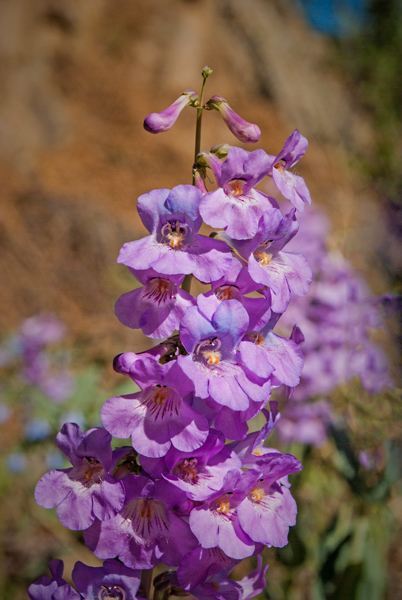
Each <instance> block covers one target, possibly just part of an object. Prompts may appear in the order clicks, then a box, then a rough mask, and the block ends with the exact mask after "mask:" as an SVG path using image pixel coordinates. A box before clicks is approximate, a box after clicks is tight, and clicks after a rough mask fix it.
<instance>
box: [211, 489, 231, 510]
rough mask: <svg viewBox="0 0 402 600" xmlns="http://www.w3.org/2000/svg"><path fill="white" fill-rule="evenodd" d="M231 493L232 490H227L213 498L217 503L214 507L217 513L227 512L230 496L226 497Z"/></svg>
mask: <svg viewBox="0 0 402 600" xmlns="http://www.w3.org/2000/svg"><path fill="white" fill-rule="evenodd" d="M232 493H233V492H227V493H226V494H224V495H223V496H221V497H220V498H218V499H217V500H215V502H216V503H217V505H218V506H217V508H216V510H217V512H218V513H221V514H223V515H227V514H228V512H229V511H230V498H228V496H229V495H232Z"/></svg>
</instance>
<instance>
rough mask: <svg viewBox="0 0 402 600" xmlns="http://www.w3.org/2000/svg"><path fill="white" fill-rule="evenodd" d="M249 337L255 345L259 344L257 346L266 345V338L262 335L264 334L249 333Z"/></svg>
mask: <svg viewBox="0 0 402 600" xmlns="http://www.w3.org/2000/svg"><path fill="white" fill-rule="evenodd" d="M247 337H248V338H249V340H252V341H254V344H257V346H263V345H264V342H265V337H264V336H263V335H262V333H248V334H247Z"/></svg>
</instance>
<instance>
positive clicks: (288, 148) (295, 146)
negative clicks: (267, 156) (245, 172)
mask: <svg viewBox="0 0 402 600" xmlns="http://www.w3.org/2000/svg"><path fill="white" fill-rule="evenodd" d="M307 146H308V141H307V140H306V138H305V137H304V136H302V134H301V133H300V131H299V130H298V129H295V131H294V132H293V133H292V134H291V135H290V136H289V137H288V139H287V140H286V142H285V145H284V146H283V148H282V150H281V151H280V152H279V154H278V156H276V157H273V156H272V157H271V158H273V163H272V168H271V170H270V172H269V175H270V176H271V177H272V179H273V180H274V182H275V185H276V187H277V188H278V190H279V191H280V192H281V194H282V195H283V196H284V197H285V198H287V199H288V200H290V202H291V203H292V204H293V206H294V207H295V208H296V210H298V211H299V212H303V211H304V205H305V204H311V196H310V192H309V190H308V188H307V186H306V184H305V181H304V179H303V178H302V177H300V176H299V175H295V174H294V173H291V172H290V171H288V169H290V168H291V167H293V166H294V165H295V164H296V163H297V162H298V161H299V160H300V159H301V157H302V156H304V155H305V153H306V150H307Z"/></svg>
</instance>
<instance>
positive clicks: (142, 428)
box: [29, 67, 312, 600]
mask: <svg viewBox="0 0 402 600" xmlns="http://www.w3.org/2000/svg"><path fill="white" fill-rule="evenodd" d="M211 73H212V71H211V69H209V68H208V67H205V68H204V69H203V71H202V75H203V79H204V81H203V86H202V91H201V94H200V98H199V100H198V96H197V94H196V93H195V92H194V90H187V91H186V92H184V93H183V94H182V95H181V96H180V98H179V99H178V100H177V101H176V102H175V103H173V105H172V106H170V107H169V108H167V109H166V110H164V111H162V112H161V113H152V114H151V115H148V117H147V118H146V119H145V123H144V126H145V128H146V129H147V130H148V131H150V132H151V133H158V132H161V131H166V130H168V129H170V127H172V126H173V124H174V123H175V121H176V119H177V117H178V115H179V114H180V112H181V110H182V109H184V108H185V107H186V106H190V107H194V108H196V110H197V131H196V148H195V160H194V166H193V185H192V186H191V185H177V186H176V187H174V188H173V189H172V190H169V189H158V190H151V191H150V192H148V193H146V194H144V195H142V196H141V197H140V198H139V199H138V212H139V215H140V217H141V220H142V222H143V224H144V225H145V227H146V228H147V230H148V231H149V235H148V236H146V237H144V238H143V239H140V240H135V241H131V242H128V243H126V244H124V246H123V247H122V249H121V251H120V254H119V258H118V262H119V263H121V264H124V265H126V266H127V267H128V268H129V270H130V272H131V274H132V275H134V277H136V278H137V280H138V281H139V283H140V284H141V287H139V288H137V289H135V290H133V291H128V292H127V293H125V294H123V295H122V296H121V297H120V298H119V299H118V300H117V302H116V308H115V311H116V316H117V318H118V319H119V320H120V321H121V323H122V324H123V325H125V326H127V327H130V328H132V329H141V330H142V331H143V333H144V334H146V335H147V336H148V337H150V338H151V339H152V340H155V339H159V340H160V342H159V343H158V342H156V345H155V341H154V342H153V344H152V347H150V348H149V349H148V350H144V352H141V353H139V354H135V353H133V352H125V353H123V354H120V355H118V356H117V357H115V359H114V361H113V367H114V369H115V371H116V372H118V373H121V374H124V375H126V376H128V377H129V378H131V379H132V381H133V382H134V383H135V384H136V385H137V386H139V388H140V391H139V392H138V391H134V390H133V393H130V394H126V395H124V396H114V397H112V398H110V399H109V400H107V401H106V402H105V404H104V405H103V408H102V410H101V419H102V424H103V427H104V428H101V427H99V428H95V429H91V430H90V431H88V432H86V433H83V432H82V431H81V430H80V428H79V427H78V425H76V424H74V423H69V424H66V425H65V426H64V427H63V429H62V430H61V432H60V433H59V434H58V436H57V444H58V446H59V448H60V449H61V450H62V451H63V452H64V454H65V455H66V456H67V458H68V459H69V460H70V462H71V464H72V467H71V468H70V469H61V470H54V471H51V472H50V473H47V474H45V475H44V476H43V477H42V478H41V480H40V481H39V483H38V485H37V487H36V491H35V497H36V500H37V502H38V503H39V504H40V505H41V506H43V507H45V508H54V507H56V506H57V507H58V508H57V514H58V516H59V518H60V520H61V522H62V523H63V524H64V525H65V526H66V527H69V528H70V529H75V530H77V529H83V530H85V531H84V534H83V537H84V541H85V543H86V545H87V546H88V548H89V549H90V550H92V551H93V552H94V554H95V555H96V556H97V557H98V558H101V559H105V562H104V564H103V567H96V568H95V567H87V566H86V565H84V564H83V563H81V562H77V563H76V565H75V567H74V571H73V574H72V578H73V581H74V584H75V586H76V588H77V589H78V592H76V591H75V590H74V589H73V588H72V587H71V586H67V585H66V584H65V582H64V580H62V579H61V575H62V567H61V566H60V564H59V563H57V565H56V566H57V568H56V567H53V566H52V565H51V568H52V569H53V570H52V574H53V579H52V580H51V579H49V578H45V579H46V581H45V582H43V581H42V580H39V582H37V583H36V584H33V585H32V586H31V588H30V592H29V593H30V597H31V598H33V600H37V599H38V600H39V599H40V600H42V599H43V600H76V599H78V598H79V597H82V598H85V599H88V600H89V599H90V598H91V599H93V598H97V599H99V600H108V599H109V600H112V599H115V600H116V599H117V600H134V599H135V598H137V597H139V598H142V597H144V598H146V599H147V600H149V598H150V597H151V596H150V594H151V589H150V577H151V573H152V571H151V570H152V569H153V567H155V566H157V565H158V564H159V563H164V564H165V565H168V566H169V567H172V568H173V569H171V570H169V571H166V572H163V573H161V574H160V575H158V577H156V578H155V579H154V582H153V586H154V598H155V600H158V599H159V595H160V594H162V593H163V600H167V598H168V597H169V596H171V595H175V596H185V595H187V594H188V593H191V595H192V596H193V597H195V598H199V599H200V600H206V599H208V600H250V599H251V598H252V597H253V596H254V595H256V594H258V593H260V592H261V591H262V590H263V589H264V587H265V573H266V570H267V568H268V567H267V566H266V567H264V568H263V566H262V561H261V557H259V559H258V567H257V569H256V570H255V571H253V572H252V573H250V574H249V575H248V576H246V577H244V578H243V579H242V580H241V581H239V582H234V581H233V580H231V579H229V578H228V575H229V574H230V572H231V571H232V569H233V568H234V566H236V565H237V564H238V562H239V561H240V560H242V559H243V558H246V557H250V556H253V555H256V554H260V553H261V552H262V550H263V548H264V546H265V545H268V546H277V547H282V546H284V545H285V544H286V543H287V539H288V531H289V527H291V526H293V525H294V524H295V520H296V513H297V507H296V502H295V500H294V498H293V496H292V494H291V492H290V490H289V488H290V484H289V482H288V475H289V474H291V473H295V472H297V471H300V469H301V468H302V467H301V464H300V462H299V461H298V460H297V459H296V458H295V457H294V456H292V455H290V454H282V453H280V452H279V451H278V450H276V449H274V448H269V447H267V446H265V443H266V440H267V438H268V436H269V434H270V433H271V431H272V429H273V428H274V426H276V424H277V422H278V420H279V417H280V414H279V413H278V410H277V403H276V402H273V401H272V402H271V405H270V410H268V408H267V403H268V401H269V400H270V398H271V389H272V388H275V387H278V386H281V385H284V386H286V389H288V390H293V388H295V387H296V386H297V385H298V383H299V381H300V376H301V371H302V368H303V362H304V361H303V354H302V351H301V349H300V342H301V341H302V339H303V334H302V333H301V331H300V330H299V329H298V328H297V327H295V328H294V330H293V332H292V335H291V338H290V339H286V338H283V337H280V336H278V335H277V334H276V333H273V328H274V326H275V325H276V323H277V321H278V319H279V318H280V316H281V314H282V313H284V311H285V310H286V309H287V306H288V304H289V300H290V295H291V293H293V294H295V295H298V296H303V295H304V294H306V293H307V292H308V289H309V285H310V283H311V278H312V276H311V270H310V267H309V266H308V263H307V261H306V259H305V258H304V257H303V256H302V255H301V254H294V253H291V252H287V251H286V250H284V248H285V246H286V245H287V244H288V242H290V240H291V239H292V238H293V237H294V236H295V235H296V234H297V232H298V228H299V226H298V223H297V221H296V218H295V209H293V210H291V211H290V212H289V213H288V214H286V215H285V216H283V215H282V212H281V210H280V208H279V205H278V203H277V202H276V201H275V200H274V199H273V198H270V197H269V196H267V195H265V194H263V193H262V192H260V191H257V190H255V189H254V188H255V186H256V185H257V184H258V183H259V182H260V181H261V180H262V179H263V178H264V177H265V176H272V177H273V178H274V181H275V182H276V184H277V186H278V188H279V189H280V190H281V191H282V193H283V195H284V196H285V197H289V198H290V200H291V201H292V202H293V204H294V205H295V206H296V208H297V209H298V210H301V204H303V203H304V202H309V201H310V196H309V195H307V192H306V191H305V189H304V187H303V185H302V184H301V182H300V178H296V179H294V177H295V176H294V175H293V174H291V173H288V172H287V171H286V169H287V168H288V167H291V166H292V165H293V164H294V163H295V162H296V161H297V160H298V159H299V158H300V157H301V156H302V155H303V153H304V151H305V148H306V146H307V142H306V140H305V138H303V136H301V135H300V134H299V133H298V132H297V131H296V132H295V133H294V134H292V136H290V138H289V139H288V140H287V142H286V143H285V147H284V149H283V150H282V152H281V153H280V154H279V155H278V156H277V157H276V158H275V157H274V156H271V155H268V154H266V153H265V152H264V151H263V150H255V151H254V152H246V151H245V150H243V149H241V148H236V147H228V146H227V145H226V144H221V145H219V146H217V147H215V148H213V149H212V151H211V152H200V150H201V147H200V132H201V119H202V114H203V111H204V110H205V109H206V110H210V109H212V108H214V109H216V110H219V111H220V112H221V114H222V116H223V118H224V119H225V122H226V123H227V125H228V127H229V129H230V130H231V131H232V133H234V135H235V136H236V137H237V138H238V139H240V140H241V141H244V142H255V141H257V140H258V139H259V137H260V130H259V128H258V127H257V126H256V125H253V124H251V123H247V122H246V121H244V120H243V119H241V117H239V116H238V115H237V114H236V113H234V111H232V109H231V108H230V106H229V105H228V104H227V102H226V101H225V100H224V99H223V98H222V97H221V96H213V97H212V98H211V99H210V100H209V101H208V102H207V103H206V104H205V105H203V96H204V87H205V82H206V79H207V77H208V76H209V75H210V74H211ZM207 168H211V169H212V170H213V173H214V175H215V179H216V182H217V185H218V189H216V190H215V191H211V192H208V191H207V189H206V185H205V175H206V169H207ZM303 184H304V182H303ZM306 189H307V188H306ZM203 219H204V221H205V223H206V224H207V225H210V226H211V227H217V228H219V229H221V230H223V231H220V232H214V233H212V234H211V236H209V237H207V236H205V235H200V234H199V233H198V231H199V230H200V228H201V225H202V223H203ZM192 277H194V278H196V279H198V280H199V281H200V282H202V283H204V284H209V285H210V288H209V289H207V290H205V289H204V290H203V293H200V294H199V295H198V297H195V296H194V295H192V294H191V293H190V292H191V278H192ZM250 294H253V296H252V297H250ZM137 389H138V388H137ZM259 413H261V415H264V416H265V418H266V423H265V425H264V426H263V427H262V429H261V431H259V432H258V431H257V432H254V433H248V424H247V421H248V420H249V419H251V418H253V417H255V416H256V415H258V414H259ZM112 436H114V437H116V438H122V439H127V438H131V443H132V446H123V447H120V448H116V449H115V450H113V451H112V448H111V440H112ZM226 440H230V443H226ZM114 559H118V560H114ZM122 563H123V564H122ZM143 569H144V570H146V571H148V573H146V574H144V576H143V582H142V585H140V580H141V573H140V570H143ZM35 586H36V587H35ZM38 586H39V587H38ZM60 590H61V591H60Z"/></svg>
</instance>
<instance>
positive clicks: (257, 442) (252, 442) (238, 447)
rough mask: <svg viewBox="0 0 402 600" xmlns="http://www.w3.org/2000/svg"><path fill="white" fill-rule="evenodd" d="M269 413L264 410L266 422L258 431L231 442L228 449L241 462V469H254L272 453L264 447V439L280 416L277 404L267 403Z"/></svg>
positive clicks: (271, 450) (273, 402)
mask: <svg viewBox="0 0 402 600" xmlns="http://www.w3.org/2000/svg"><path fill="white" fill-rule="evenodd" d="M269 406H270V409H271V410H270V411H268V410H264V411H263V412H264V414H265V416H266V417H267V422H266V423H265V425H264V426H263V427H262V428H261V430H260V431H254V432H252V433H249V434H248V435H247V437H246V438H245V439H244V440H241V441H239V442H232V443H231V444H228V447H229V448H230V449H231V450H234V452H235V453H236V454H237V456H238V457H239V458H240V460H241V462H242V467H243V468H244V467H254V466H255V464H256V463H257V462H258V461H259V460H261V458H262V457H263V456H264V455H265V454H269V453H271V452H273V449H272V448H266V447H265V446H264V444H265V441H266V439H267V438H268V436H269V435H270V433H271V431H272V430H273V428H274V427H275V426H276V425H277V423H278V421H279V419H280V418H281V414H280V413H279V412H278V410H277V407H278V403H277V402H275V401H271V402H270V403H269Z"/></svg>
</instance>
